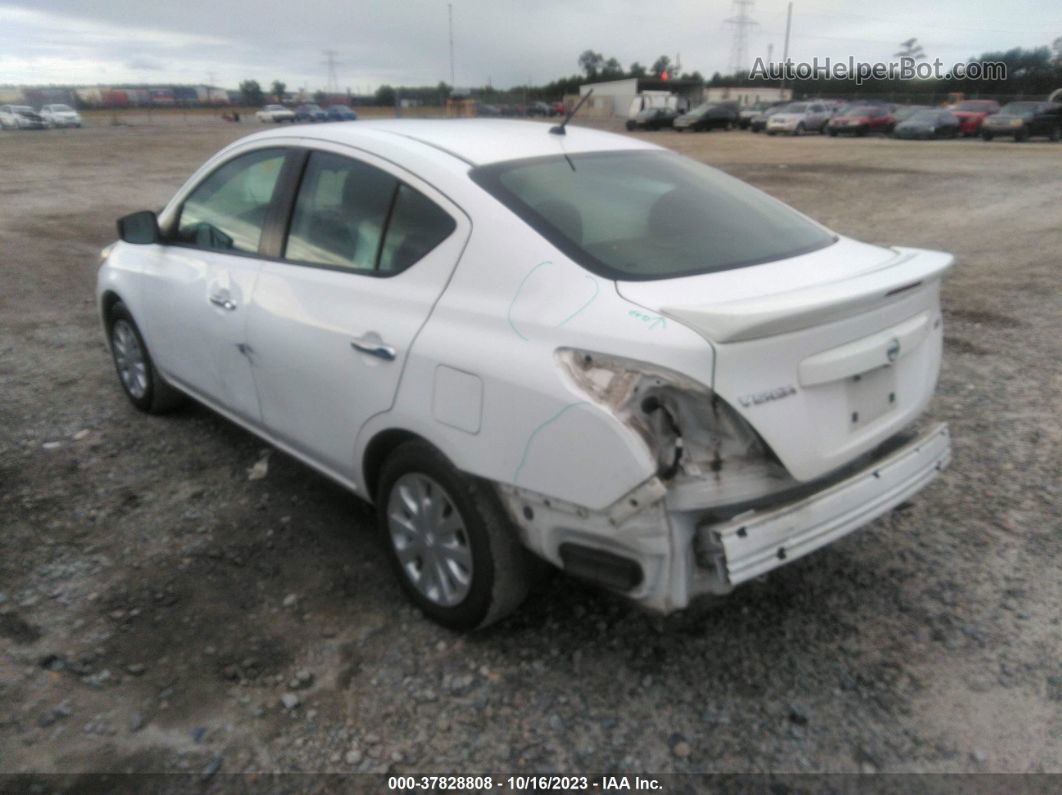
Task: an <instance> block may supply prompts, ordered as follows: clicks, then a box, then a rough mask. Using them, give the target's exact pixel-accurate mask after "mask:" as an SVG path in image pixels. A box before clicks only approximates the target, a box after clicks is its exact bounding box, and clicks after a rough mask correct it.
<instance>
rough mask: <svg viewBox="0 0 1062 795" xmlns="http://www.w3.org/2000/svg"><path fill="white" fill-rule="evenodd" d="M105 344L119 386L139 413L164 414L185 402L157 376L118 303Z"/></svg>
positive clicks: (110, 317)
mask: <svg viewBox="0 0 1062 795" xmlns="http://www.w3.org/2000/svg"><path fill="white" fill-rule="evenodd" d="M107 340H108V342H109V343H110V347H111V358H112V359H113V360H114V368H115V371H116V372H117V373H118V382H119V383H120V384H121V385H122V391H123V392H125V396H126V397H127V398H129V402H130V403H132V404H133V406H135V407H136V408H137V409H138V410H140V411H143V412H145V413H147V414H164V413H165V412H167V411H171V410H172V409H174V408H176V407H177V406H179V405H181V404H182V403H184V402H185V401H186V400H187V398H186V397H185V395H184V393H182V392H179V391H178V390H176V389H174V388H173V387H172V386H170V384H169V383H168V382H167V381H166V379H165V378H163V377H162V375H161V374H160V373H159V371H158V369H157V368H156V367H155V362H154V361H153V360H152V358H151V353H150V352H149V351H148V347H147V344H146V343H145V342H144V338H143V336H141V334H140V329H139V328H138V327H137V325H136V322H135V321H134V320H133V316H132V314H130V312H129V309H128V308H127V307H126V305H125V304H123V303H122V302H121V301H119V302H117V303H116V304H115V305H114V306H113V307H111V311H110V313H109V314H108V316H107Z"/></svg>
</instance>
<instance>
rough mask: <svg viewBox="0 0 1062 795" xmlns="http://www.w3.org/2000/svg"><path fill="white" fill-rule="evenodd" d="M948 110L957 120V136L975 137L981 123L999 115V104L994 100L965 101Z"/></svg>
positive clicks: (979, 130)
mask: <svg viewBox="0 0 1062 795" xmlns="http://www.w3.org/2000/svg"><path fill="white" fill-rule="evenodd" d="M949 110H950V111H951V112H952V113H954V114H955V115H956V116H957V117H958V118H959V135H977V134H978V133H979V132H981V122H983V121H984V120H985V119H987V118H988V117H989V116H991V115H992V114H994V113H999V103H998V102H996V101H995V100H994V99H966V100H963V101H962V102H959V103H958V104H956V105H953V106H952V107H951V108H949Z"/></svg>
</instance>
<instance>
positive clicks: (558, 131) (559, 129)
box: [549, 88, 594, 135]
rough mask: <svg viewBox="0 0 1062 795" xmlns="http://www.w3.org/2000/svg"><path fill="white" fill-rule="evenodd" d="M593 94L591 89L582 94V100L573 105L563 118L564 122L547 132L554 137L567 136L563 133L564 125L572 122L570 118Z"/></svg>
mask: <svg viewBox="0 0 1062 795" xmlns="http://www.w3.org/2000/svg"><path fill="white" fill-rule="evenodd" d="M593 93H594V89H592V88H591V89H590V90H589V91H587V92H586V93H585V94H583V96H582V99H580V100H579V101H578V102H577V103H575V107H574V108H572V109H571V110H570V111H568V115H567V116H565V117H564V121H562V122H561V123H560V124H558V125H557V126H556V127H550V128H549V131H550V132H551V133H553V134H554V135H567V133H566V132H565V131H564V125H565V124H567V123H568V122H570V121H571V120H572V116H574V115H575V114H576V113H578V112H579V108H581V107H582V106H583V103H584V102H586V101H587V100H588V99H590V95H591V94H593Z"/></svg>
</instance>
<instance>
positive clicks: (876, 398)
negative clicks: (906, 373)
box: [845, 365, 899, 431]
mask: <svg viewBox="0 0 1062 795" xmlns="http://www.w3.org/2000/svg"><path fill="white" fill-rule="evenodd" d="M845 388H846V390H847V392H848V424H849V429H850V430H853V431H854V430H857V429H859V428H862V427H863V426H865V425H867V424H869V423H871V422H874V421H875V420H877V419H879V418H880V417H882V416H884V415H885V414H888V413H889V412H890V411H892V409H894V408H895V407H896V405H897V404H898V403H899V395H897V394H896V368H895V367H893V366H892V365H885V366H884V367H877V368H875V369H873V370H868V371H867V372H865V373H860V374H858V375H853V376H851V377H850V378H848V379H846V383H845Z"/></svg>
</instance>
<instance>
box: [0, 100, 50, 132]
mask: <svg viewBox="0 0 1062 795" xmlns="http://www.w3.org/2000/svg"><path fill="white" fill-rule="evenodd" d="M44 127H45V124H44V119H42V118H41V116H40V114H39V113H37V111H35V110H34V109H33V108H31V107H30V106H29V105H0V129H3V130H43V129H44Z"/></svg>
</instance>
